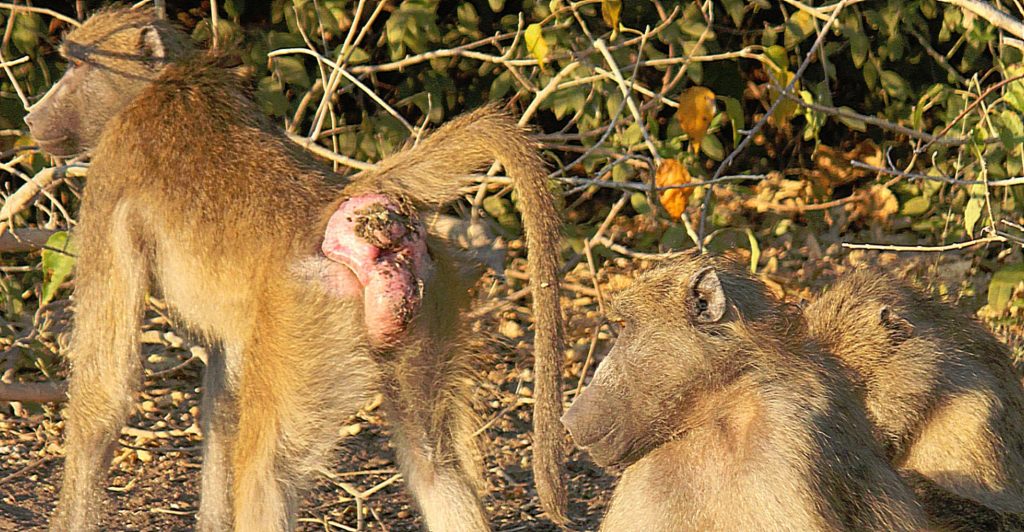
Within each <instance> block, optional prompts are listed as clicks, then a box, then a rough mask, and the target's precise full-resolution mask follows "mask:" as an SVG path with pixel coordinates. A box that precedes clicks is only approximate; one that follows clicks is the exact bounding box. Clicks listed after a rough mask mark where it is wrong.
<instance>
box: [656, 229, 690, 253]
mask: <svg viewBox="0 0 1024 532" xmlns="http://www.w3.org/2000/svg"><path fill="white" fill-rule="evenodd" d="M689 241H690V237H689V236H687V234H686V228H685V227H683V226H681V225H672V226H670V227H669V228H668V229H666V230H665V232H664V233H663V234H662V235H661V241H660V242H659V243H660V244H661V247H662V248H663V249H682V248H683V246H685V245H686V243H687V242H689Z"/></svg>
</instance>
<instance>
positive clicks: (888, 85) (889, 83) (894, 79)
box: [881, 70, 910, 100]
mask: <svg viewBox="0 0 1024 532" xmlns="http://www.w3.org/2000/svg"><path fill="white" fill-rule="evenodd" d="M881 80H882V88H883V89H885V92H888V93H889V96H892V97H893V98H897V99H900V100H905V99H907V97H909V96H910V85H909V84H908V83H907V82H906V80H904V79H903V78H902V77H900V75H899V74H897V73H895V72H893V71H892V70H883V71H882V75H881Z"/></svg>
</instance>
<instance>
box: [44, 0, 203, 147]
mask: <svg viewBox="0 0 1024 532" xmlns="http://www.w3.org/2000/svg"><path fill="white" fill-rule="evenodd" d="M105 15H106V13H100V14H98V15H96V16H94V17H92V18H90V19H89V20H88V21H87V22H86V23H85V24H84V25H82V27H80V28H78V29H76V30H74V31H72V32H71V33H69V34H68V36H67V37H66V38H65V40H64V44H63V45H62V46H61V55H63V56H64V57H65V58H66V59H67V61H68V65H67V70H66V71H65V72H64V76H63V77H61V79H60V80H59V81H58V82H57V83H56V84H55V85H54V86H53V87H52V88H51V89H50V90H49V92H47V93H46V95H45V96H43V98H42V99H41V100H39V101H38V102H37V103H36V104H35V105H33V106H32V107H31V108H30V110H29V113H28V115H26V116H25V123H26V124H28V126H29V129H30V130H31V133H32V137H33V138H34V139H35V140H36V142H38V143H39V145H40V147H42V148H43V149H44V150H46V151H47V152H48V153H50V154H52V155H56V156H61V157H67V156H72V155H78V154H81V153H84V152H87V151H89V150H90V149H92V148H94V147H95V146H96V144H97V142H98V141H99V138H100V135H101V133H102V132H103V129H104V128H105V127H106V124H107V122H108V121H109V120H110V119H111V118H112V117H113V116H115V115H116V114H117V113H118V112H120V111H121V110H122V109H124V107H125V106H126V105H127V104H128V103H130V102H131V101H132V100H133V99H134V98H135V97H136V96H138V94H139V93H140V92H141V91H142V90H143V89H144V88H145V87H146V86H148V85H149V83H150V82H152V81H153V80H154V79H155V78H156V77H157V76H158V75H159V73H160V71H161V70H162V69H163V68H164V67H165V66H166V65H167V61H168V59H169V57H170V56H172V55H174V54H175V53H181V52H182V51H184V50H185V49H187V47H188V43H185V42H182V40H181V39H180V37H176V36H174V35H170V32H166V31H163V30H164V28H166V27H167V26H166V23H163V22H162V21H157V20H156V19H155V17H153V16H152V13H151V12H148V11H140V12H139V13H137V17H135V18H134V19H128V20H125V19H124V18H123V17H122V18H121V19H120V20H116V21H115V20H112V19H111V18H110V17H108V16H105Z"/></svg>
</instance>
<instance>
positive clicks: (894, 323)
mask: <svg viewBox="0 0 1024 532" xmlns="http://www.w3.org/2000/svg"><path fill="white" fill-rule="evenodd" d="M878 321H879V322H881V324H882V326H883V327H885V328H886V329H888V330H889V336H890V337H891V338H892V340H893V342H895V343H903V342H905V341H907V340H909V339H910V336H911V335H912V334H914V325H913V324H912V323H910V322H909V321H907V320H905V319H903V318H902V317H901V316H900V315H899V314H897V313H896V311H895V310H893V309H892V308H891V307H889V305H885V306H884V307H882V310H880V311H879V312H878Z"/></svg>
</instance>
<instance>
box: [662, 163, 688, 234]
mask: <svg viewBox="0 0 1024 532" xmlns="http://www.w3.org/2000/svg"><path fill="white" fill-rule="evenodd" d="M690 181H691V178H690V172H688V171H687V170H686V167H685V166H683V165H682V163H680V162H679V161H677V160H675V159H665V160H664V161H662V162H661V165H659V166H658V171H657V172H655V173H654V184H655V185H656V186H659V187H668V186H672V185H685V184H686V183H689V182H690ZM690 194H693V187H689V188H673V189H669V190H665V191H662V192H661V194H659V195H658V200H659V201H661V205H662V206H663V207H665V210H666V211H668V214H669V215H670V216H672V218H675V219H678V218H679V217H680V216H682V215H683V212H685V211H686V201H687V200H688V199H690Z"/></svg>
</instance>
